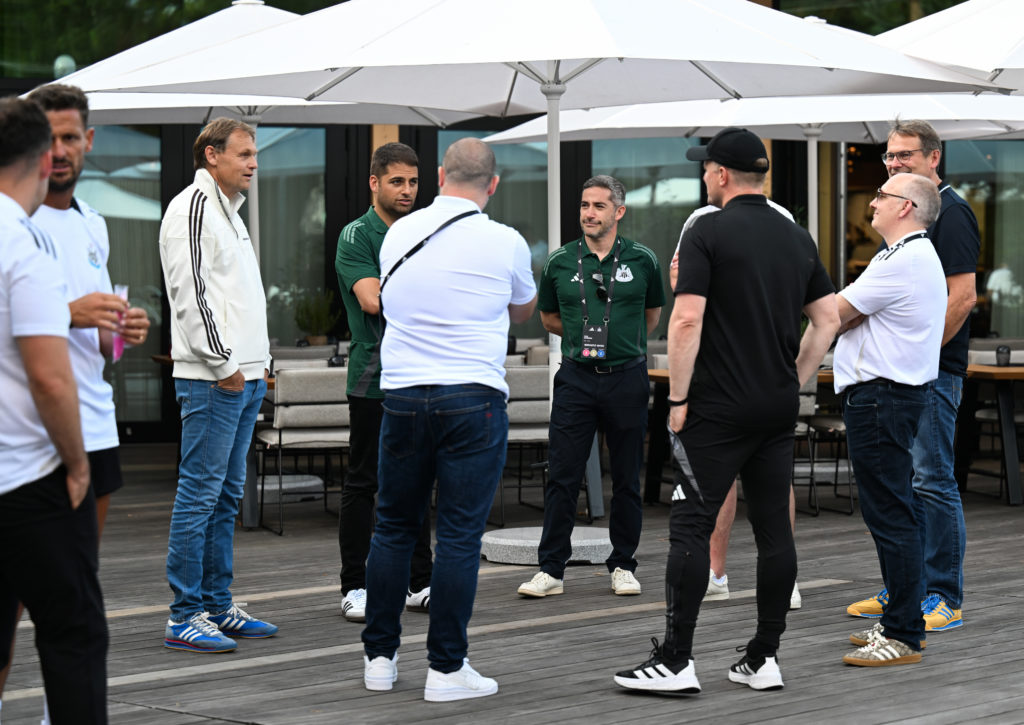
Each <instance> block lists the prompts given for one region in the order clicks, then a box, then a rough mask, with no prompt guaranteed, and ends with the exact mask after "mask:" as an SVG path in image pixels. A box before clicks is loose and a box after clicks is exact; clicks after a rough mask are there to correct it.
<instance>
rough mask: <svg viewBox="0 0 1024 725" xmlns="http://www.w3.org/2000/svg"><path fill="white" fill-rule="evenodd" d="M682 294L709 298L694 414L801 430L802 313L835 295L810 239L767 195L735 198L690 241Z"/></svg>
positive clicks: (683, 250) (693, 387)
mask: <svg viewBox="0 0 1024 725" xmlns="http://www.w3.org/2000/svg"><path fill="white" fill-rule="evenodd" d="M675 292H676V294H680V293H685V294H696V295H700V296H702V297H705V298H706V299H707V306H706V308H705V311H704V322H703V328H702V332H701V340H700V350H699V352H698V353H697V361H696V365H695V367H694V372H693V379H692V381H691V383H690V390H689V399H690V410H691V411H692V412H693V413H694V414H697V415H700V416H701V417H703V418H711V419H714V420H718V421H720V422H725V423H729V424H732V425H736V426H738V427H743V428H750V429H755V428H757V429H764V428H775V427H781V426H784V425H788V424H791V423H795V422H796V416H797V408H798V391H799V388H800V384H799V382H798V380H797V374H796V356H797V353H798V352H799V349H800V318H801V312H802V310H803V308H804V306H805V305H807V304H809V303H811V302H813V301H815V300H817V299H819V298H821V297H824V296H825V295H827V294H830V293H833V292H835V287H833V285H832V281H831V280H830V279H829V277H828V274H827V273H826V272H825V268H824V267H823V266H822V264H821V259H820V258H819V257H818V249H817V247H816V246H815V244H814V240H813V239H812V238H811V235H810V234H808V233H807V231H806V230H805V229H803V228H801V227H799V226H797V225H796V224H794V223H793V222H791V221H789V220H788V219H786V218H785V217H783V216H782V215H781V214H779V213H778V212H777V211H775V210H774V209H772V208H771V207H769V206H768V203H767V200H766V199H765V197H764V196H762V195H760V194H745V195H742V196H738V197H735V198H733V199H732V200H730V201H729V203H728V204H726V205H725V208H724V209H722V211H720V212H718V213H717V214H708V215H706V216H703V217H701V218H700V219H698V220H697V221H696V223H695V224H694V225H693V227H692V228H691V229H689V230H688V231H687V232H686V233H685V234H684V235H683V238H682V240H680V243H679V278H678V281H677V282H676V288H675Z"/></svg>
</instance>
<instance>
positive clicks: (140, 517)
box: [3, 446, 1024, 725]
mask: <svg viewBox="0 0 1024 725" xmlns="http://www.w3.org/2000/svg"><path fill="white" fill-rule="evenodd" d="M123 450H124V460H125V469H126V479H127V486H126V487H125V489H124V490H122V491H121V492H120V493H118V494H116V495H115V497H114V500H113V505H112V507H111V510H110V516H109V519H108V523H107V530H106V533H105V535H104V540H103V545H102V552H101V566H102V580H103V587H104V594H105V597H106V604H107V611H108V617H109V624H110V631H111V639H110V655H109V677H110V689H109V698H110V713H111V722H113V723H119V724H122V725H127V724H129V723H132V724H135V723H138V724H146V725H186V724H192V723H197V724H198V723H202V724H204V725H207V724H212V723H261V724H263V723H265V724H268V725H269V724H271V723H274V724H276V723H282V724H284V723H287V724H296V725H297V724H300V723H412V722H415V723H446V724H447V723H506V722H507V723H529V724H530V725H534V724H540V723H580V724H581V725H584V724H585V725H596V724H598V723H652V724H653V723H673V724H675V723H679V722H687V723H715V725H722V724H723V723H729V724H732V723H769V722H785V723H831V724H838V723H897V722H899V723H929V724H935V723H1024V686H1022V685H1021V674H1020V672H1021V669H1022V663H1024V657H1022V655H1021V651H1022V650H1021V647H1020V642H1021V641H1022V640H1024V617H1022V612H1024V566H1022V565H1024V509H1022V508H1010V507H1008V506H1006V505H1005V504H1004V503H1002V502H1001V501H998V500H996V499H994V498H989V497H985V496H982V495H980V494H977V493H968V494H967V495H966V497H965V509H966V514H967V522H968V550H967V562H966V579H967V582H966V585H967V600H966V608H965V610H964V611H965V615H964V619H965V626H964V627H962V628H960V629H958V630H953V631H950V632H946V633H935V634H932V635H931V636H930V637H929V638H928V649H927V650H926V652H925V656H924V660H923V662H922V663H921V664H920V665H916V666H906V667H892V668H864V669H861V668H855V667H848V666H846V665H843V664H842V662H841V657H842V655H843V654H844V653H845V652H846V651H848V650H849V649H850V648H851V647H850V645H849V644H848V643H847V641H846V637H847V635H848V634H849V633H850V632H852V631H854V630H856V629H861V628H863V627H864V626H865V622H866V620H860V619H854V618H852V617H849V616H847V615H846V614H845V608H846V605H847V604H849V603H850V602H851V601H853V600H855V599H860V598H862V597H864V596H867V595H868V594H870V593H873V592H874V591H876V590H877V589H878V587H879V579H878V573H877V572H878V565H877V562H876V560H875V554H874V547H873V545H872V543H871V538H870V536H869V534H868V533H867V530H866V528H865V527H864V524H863V521H862V520H861V518H860V514H859V512H858V513H856V514H854V515H853V516H844V515H841V514H836V513H822V515H821V516H820V517H818V518H812V517H809V516H805V515H798V520H797V549H798V553H799V557H800V575H799V582H800V587H801V591H802V592H803V603H804V604H803V608H802V609H801V610H799V611H796V612H792V613H791V616H790V618H789V629H788V631H787V632H786V634H785V635H784V638H783V648H782V650H780V661H781V665H782V672H783V677H784V678H785V682H786V687H785V689H784V690H782V691H778V692H765V693H758V692H754V691H752V690H750V689H748V688H746V687H744V686H741V685H735V684H732V683H730V682H728V680H727V678H726V670H727V668H728V666H729V665H730V664H732V662H734V661H735V660H736V659H737V658H738V655H737V653H736V652H735V651H734V647H735V646H736V645H741V644H743V643H745V642H746V640H747V639H748V638H749V636H750V633H751V631H752V627H753V616H754V601H753V591H752V589H753V584H754V576H753V569H754V551H753V542H752V537H751V535H750V531H749V526H747V524H746V523H745V521H742V520H741V521H739V522H738V523H737V525H736V527H735V529H734V531H733V536H732V543H731V549H730V552H729V554H730V555H729V567H728V569H729V583H730V589H731V590H732V595H733V596H732V599H730V600H729V601H725V602H714V603H708V604H707V605H705V606H704V608H703V610H702V612H701V619H700V623H699V624H698V628H697V636H696V642H695V658H696V661H697V668H698V675H699V676H700V679H701V684H702V685H703V688H704V691H703V693H702V694H701V695H700V696H698V697H694V698H671V697H657V696H654V697H652V696H644V695H637V694H633V693H629V692H626V691H624V690H621V689H619V688H617V687H616V686H615V685H614V684H613V683H612V680H611V675H612V673H613V672H614V671H615V670H617V669H623V668H625V667H628V666H632V665H636V664H638V663H640V662H641V661H642V660H644V659H646V657H647V654H648V651H649V649H650V642H649V640H650V637H651V636H657V637H659V638H660V637H661V636H662V634H663V629H664V617H663V612H664V605H663V601H664V590H663V586H664V585H663V582H664V562H665V552H666V548H667V543H666V536H667V526H668V521H667V519H668V508H667V507H665V506H653V507H647V508H645V516H646V519H645V527H644V534H643V539H642V541H641V547H640V551H639V556H638V558H639V560H640V569H639V570H638V571H637V575H638V578H639V580H640V582H641V583H642V585H643V587H644V593H643V594H642V595H641V596H639V597H615V596H613V595H612V594H611V593H610V591H609V581H608V576H607V573H606V572H605V571H604V567H603V566H580V567H572V568H570V570H569V571H568V572H567V575H566V593H565V595H564V596H560V597H555V598H551V599H543V600H525V599H520V598H519V597H518V596H517V595H516V593H515V589H516V587H517V586H518V584H519V583H520V582H522V581H525V580H526V579H528V578H529V577H530V576H531V575H532V572H533V569H532V568H530V567H516V566H504V565H498V564H491V563H489V562H486V561H482V562H481V567H480V587H479V592H478V595H477V600H476V608H475V612H474V616H473V620H472V622H471V628H472V629H471V633H470V647H471V651H470V656H471V658H472V661H473V665H474V666H475V667H476V668H477V669H479V670H480V671H481V672H482V673H484V674H486V675H489V676H492V677H495V678H496V679H497V680H498V682H499V684H500V688H501V689H500V691H499V693H498V694H497V695H495V696H493V697H488V698H483V699H479V700H469V701H463V702H457V703H445V704H428V703H424V702H423V700H422V688H423V682H424V678H425V676H426V668H427V660H426V653H425V649H424V642H425V634H426V624H427V618H426V617H425V616H424V615H421V614H414V613H407V614H406V615H405V617H404V625H405V628H406V629H405V636H404V642H403V647H402V650H401V662H400V679H399V681H398V683H397V684H396V686H395V689H394V690H393V691H392V692H390V693H370V692H367V691H366V690H365V689H364V688H363V685H362V647H361V645H360V643H359V633H360V627H361V625H357V624H352V623H349V622H346V621H345V620H344V618H343V617H342V616H341V612H340V608H339V594H338V579H337V576H338V566H339V562H338V549H337V543H336V541H337V536H336V518H335V517H334V516H332V515H329V514H325V513H324V511H323V508H322V506H321V504H320V503H319V502H308V503H298V504H289V506H288V507H287V509H288V511H287V521H286V523H287V528H286V532H285V536H283V537H278V536H275V535H273V534H270V533H268V532H266V531H241V530H240V531H238V533H237V537H236V566H235V570H236V581H235V586H234V588H233V591H234V593H235V597H236V600H237V601H239V602H245V603H247V605H248V608H249V609H250V610H251V611H253V612H254V613H256V614H257V615H259V616H261V617H264V618H266V619H268V620H270V621H273V622H275V623H276V624H278V625H280V627H281V632H280V634H279V635H278V636H277V637H274V638H272V639H268V640H255V641H242V642H240V644H239V648H238V651H237V652H235V653H232V654H227V655H220V656H215V657H214V656H200V655H197V654H193V653H188V652H180V651H173V650H168V649H165V648H163V647H162V636H163V628H164V622H165V621H166V617H167V604H168V602H169V590H168V588H167V584H166V581H165V578H164V558H165V554H166V538H167V527H168V521H169V517H170V506H171V501H172V498H173V493H174V485H175V471H174V452H173V450H172V449H169V448H167V447H154V446H130V447H126V448H125V449H123ZM994 485H995V484H994V481H992V480H991V479H973V478H972V480H971V487H972V488H975V489H982V490H986V489H987V490H990V491H991V490H993V487H994ZM333 505H334V503H333V502H332V507H333ZM741 507H742V505H741ZM741 512H742V508H741ZM508 516H509V517H510V519H511V521H510V524H511V525H538V524H539V520H540V515H539V513H538V512H536V511H534V510H532V509H528V508H525V507H521V506H515V505H513V506H510V507H509V508H508ZM602 523H603V522H600V521H599V522H597V523H596V524H595V525H602ZM604 525H606V524H604ZM869 624H870V622H869ZM40 683H41V680H40V675H39V667H38V660H37V658H36V656H35V651H34V649H33V646H32V630H31V626H30V625H29V624H28V623H26V622H23V623H22V625H21V628H20V631H19V640H18V644H17V650H16V655H15V664H14V668H13V671H12V674H11V677H10V680H9V682H8V684H7V691H6V693H5V696H4V700H3V702H4V708H3V723H4V725H14V724H22V723H24V724H28V723H31V724H32V725H36V723H38V722H39V714H40V713H41V711H42V704H41V693H42V691H41V684H40Z"/></svg>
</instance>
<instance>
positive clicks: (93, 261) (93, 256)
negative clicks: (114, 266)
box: [89, 242, 103, 269]
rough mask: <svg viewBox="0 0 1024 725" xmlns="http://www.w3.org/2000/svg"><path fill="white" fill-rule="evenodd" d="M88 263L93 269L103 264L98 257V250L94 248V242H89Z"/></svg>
mask: <svg viewBox="0 0 1024 725" xmlns="http://www.w3.org/2000/svg"><path fill="white" fill-rule="evenodd" d="M89 264H90V265H91V266H92V267H93V268H94V269H99V268H100V267H101V266H102V265H103V262H102V260H101V258H100V250H99V249H97V248H96V244H95V243H94V242H89Z"/></svg>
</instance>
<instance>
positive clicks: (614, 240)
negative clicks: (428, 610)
mask: <svg viewBox="0 0 1024 725" xmlns="http://www.w3.org/2000/svg"><path fill="white" fill-rule="evenodd" d="M625 198H626V189H625V187H623V185H622V183H621V182H619V181H618V180H616V179H614V178H612V177H611V176H595V177H593V178H591V179H589V180H588V181H587V182H586V183H585V184H584V185H583V197H582V200H581V201H580V226H581V227H582V228H583V237H582V238H581V239H578V240H576V241H575V242H571V243H569V244H566V245H565V246H564V247H562V248H561V249H558V250H556V251H555V252H553V253H552V254H551V256H550V257H548V261H547V263H546V264H545V265H544V271H543V273H542V275H541V282H540V291H539V298H538V303H537V308H538V309H539V310H540V318H541V322H542V323H543V324H544V327H545V329H547V330H548V332H551V333H553V334H555V335H561V337H562V366H561V368H560V369H559V370H558V372H557V373H556V374H555V383H554V395H553V398H552V405H551V424H550V428H549V433H548V436H549V451H548V461H549V465H548V469H549V481H548V485H547V488H546V489H545V491H544V532H543V534H542V535H541V540H540V546H539V547H538V549H537V558H538V559H539V561H540V571H539V572H538V573H537V574H536V575H535V576H534V577H533V579H532V580H530V581H528V582H526V583H524V584H523V585H522V586H520V587H519V593H520V594H522V595H524V596H527V597H545V596H548V595H551V594H561V593H562V577H563V575H564V573H565V564H566V562H567V561H568V560H569V555H570V553H571V552H572V546H571V544H570V541H569V538H570V536H571V535H572V529H573V525H574V524H575V520H576V500H577V498H578V497H579V492H580V483H581V482H582V480H583V472H584V469H585V467H586V462H587V457H588V456H589V454H590V449H591V443H592V441H593V439H594V433H595V432H596V431H597V430H602V431H603V432H604V434H605V442H606V443H607V445H608V454H609V459H610V462H611V474H612V501H611V518H610V519H609V529H610V532H611V541H612V553H611V555H610V556H609V557H608V559H607V561H606V562H605V563H606V565H607V566H608V571H609V572H610V573H611V588H612V591H613V592H615V593H616V594H639V593H640V583H639V582H638V581H637V580H636V577H635V576H634V574H633V572H634V571H635V570H636V566H637V562H636V559H634V558H633V555H634V553H636V548H637V545H638V544H639V542H640V528H641V524H642V520H643V512H642V508H641V500H640V466H641V465H642V464H643V459H644V436H645V434H646V432H647V401H648V398H649V396H650V385H649V383H648V380H647V364H646V362H647V357H646V356H647V336H648V335H649V334H650V332H651V331H652V330H653V329H654V328H655V326H656V325H657V324H658V318H659V317H660V315H661V308H662V306H663V305H664V304H665V290H664V287H663V285H662V281H661V269H660V267H659V266H658V260H657V258H656V257H655V256H654V253H653V252H652V251H651V250H650V249H648V248H647V247H645V246H644V245H642V244H638V243H637V242H633V241H631V240H629V239H626V238H625V237H621V236H619V234H618V226H619V220H620V219H622V217H623V215H624V214H625V213H626V206H625Z"/></svg>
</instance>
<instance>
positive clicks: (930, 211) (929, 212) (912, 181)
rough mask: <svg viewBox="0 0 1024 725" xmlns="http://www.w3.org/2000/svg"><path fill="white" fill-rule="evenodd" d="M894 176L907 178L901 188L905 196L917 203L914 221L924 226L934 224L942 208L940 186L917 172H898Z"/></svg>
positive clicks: (914, 210)
mask: <svg viewBox="0 0 1024 725" xmlns="http://www.w3.org/2000/svg"><path fill="white" fill-rule="evenodd" d="M893 178H904V179H906V181H904V182H903V186H902V187H901V189H902V191H903V195H904V196H905V197H907V198H908V199H911V200H912V201H913V202H914V203H915V204H917V206H916V207H915V208H914V209H913V216H914V221H916V222H918V223H919V224H920V225H921V226H923V227H930V226H931V225H932V224H934V223H935V220H936V219H938V218H939V210H940V209H941V208H942V197H941V196H939V187H938V186H936V185H935V183H934V182H933V181H932V180H931V179H929V178H927V177H924V176H918V175H917V174H896V176H894V177H893Z"/></svg>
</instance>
